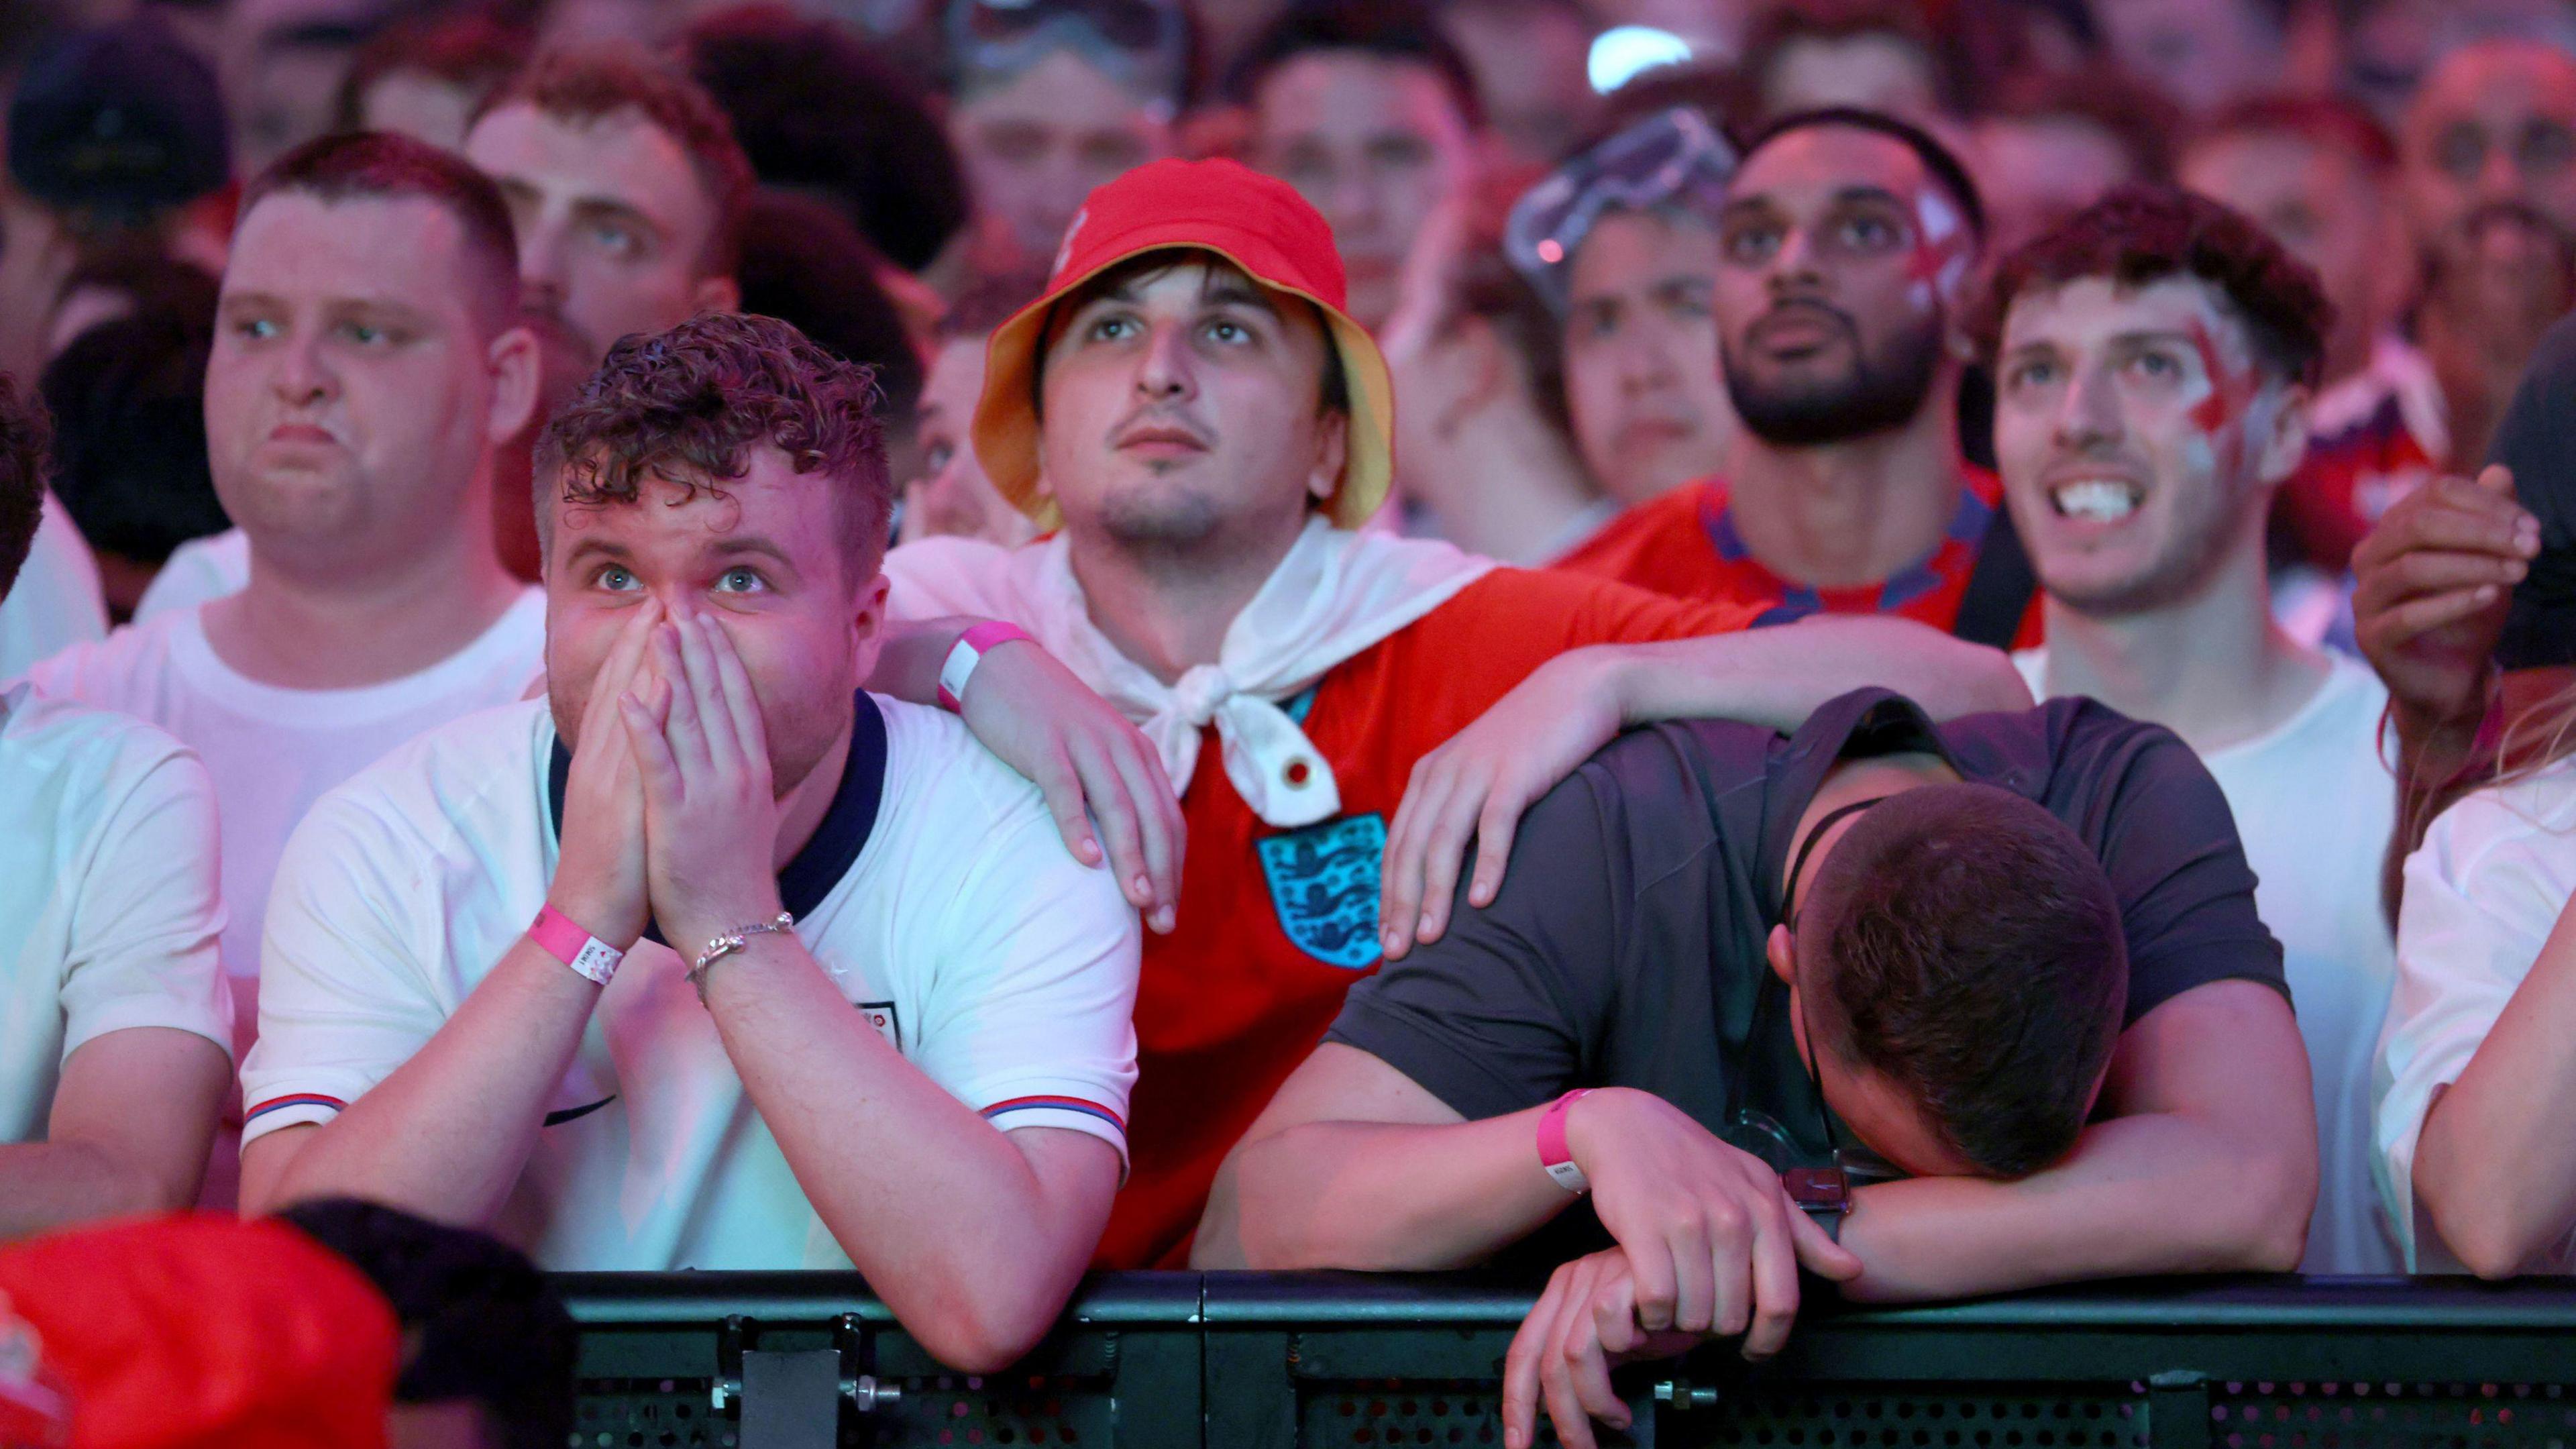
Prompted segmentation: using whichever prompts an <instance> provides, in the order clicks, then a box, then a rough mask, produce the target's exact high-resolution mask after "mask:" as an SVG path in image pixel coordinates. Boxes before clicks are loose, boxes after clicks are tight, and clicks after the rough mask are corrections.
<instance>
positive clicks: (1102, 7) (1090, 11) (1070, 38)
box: [947, 0, 1189, 101]
mask: <svg viewBox="0 0 2576 1449" xmlns="http://www.w3.org/2000/svg"><path fill="white" fill-rule="evenodd" d="M1187 26H1188V21H1187V19H1186V18H1185V17H1184V16H1183V14H1182V12H1181V7H1180V3H1179V0H951V3H950V5H949V6H948V16H947V34H948V50H949V57H950V59H951V61H952V62H953V63H954V65H955V66H956V68H957V70H958V71H959V72H960V73H961V74H976V73H982V74H988V75H1010V74H1014V73H1016V72H1019V71H1022V70H1026V69H1027V68H1029V67H1030V66H1032V65H1035V64H1037V63H1038V62H1039V61H1041V60H1044V59H1046V57H1047V56H1048V55H1050V54H1052V53H1054V52H1055V51H1057V50H1060V49H1071V50H1075V51H1078V52H1080V53H1081V54H1082V55H1083V57H1084V58H1085V59H1088V60H1090V61H1092V62H1093V63H1094V64H1096V65H1098V66H1100V67H1101V68H1102V69H1103V70H1105V71H1108V72H1109V73H1110V74H1111V75H1112V76H1113V77H1115V78H1116V79H1117V80H1118V81H1119V82H1120V83H1122V84H1125V85H1129V86H1134V87H1138V88H1141V89H1150V90H1152V91H1154V92H1155V93H1156V94H1157V95H1158V96H1160V97H1164V98H1167V99H1170V100H1175V101H1176V100H1177V99H1178V98H1179V93H1180V87H1181V79H1182V73H1183V71H1184V70H1185V68H1186V66H1187V64H1188V52H1189V34H1188V29H1187Z"/></svg>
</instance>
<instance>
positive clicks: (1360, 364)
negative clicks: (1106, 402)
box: [974, 161, 1395, 529]
mask: <svg viewBox="0 0 2576 1449" xmlns="http://www.w3.org/2000/svg"><path fill="white" fill-rule="evenodd" d="M1154 251H1202V252H1213V253H1215V254H1216V255H1218V256H1220V257H1223V258H1224V259H1225V260H1227V261H1229V262H1232V263H1233V264H1234V265H1235V266H1236V267H1238V268H1241V269H1242V271H1243V272H1244V274H1245V275H1247V276H1249V277H1251V278H1252V279H1253V280H1254V281H1256V282H1258V283H1260V284H1261V285H1262V286H1264V287H1266V288H1268V289H1269V290H1271V291H1273V292H1278V293H1283V294H1285V295H1287V296H1291V297H1302V298H1304V299H1305V300H1306V301H1309V302H1312V303H1314V304H1315V305H1316V306H1317V307H1318V308H1320V309H1322V311H1323V314H1324V322H1325V330H1326V333H1327V336H1328V340H1329V341H1330V342H1331V343H1332V345H1333V348H1334V350H1335V351H1336V352H1338V353H1340V354H1341V360H1342V375H1343V377H1344V378H1345V379H1347V380H1348V383H1349V394H1350V407H1351V423H1350V448H1349V455H1348V458H1347V460H1346V461H1345V462H1344V463H1343V465H1342V481H1341V486H1340V487H1338V488H1336V489H1335V490H1334V492H1333V496H1332V497H1331V498H1329V499H1327V500H1325V505H1324V506H1325V511H1326V512H1327V513H1328V514H1330V515H1331V517H1332V520H1333V522H1335V523H1337V524H1339V525H1341V526H1342V527H1344V528H1357V527H1358V526H1359V525H1360V524H1362V523H1364V522H1366V521H1367V519H1368V517H1369V515H1371V514H1373V513H1375V512H1377V510H1378V505H1380V504H1382V503H1384V502H1385V501H1386V495H1387V492H1388V490H1389V488H1390V487H1392V486H1393V483H1394V477H1395V385H1394V383H1393V382H1391V381H1390V380H1389V379H1388V377H1387V372H1386V358H1385V357H1384V356H1382V355H1381V354H1380V353H1379V352H1378V350H1377V343H1376V342H1375V341H1374V340H1372V339H1371V338H1370V336H1369V335H1368V331H1367V329H1366V328H1363V327H1361V326H1360V325H1359V324H1358V323H1356V322H1354V321H1352V320H1351V319H1350V315H1349V314H1348V313H1346V312H1344V311H1343V310H1342V308H1343V305H1344V301H1343V299H1344V284H1343V280H1342V256H1341V253H1340V252H1339V251H1336V250H1335V249H1334V247H1333V229H1332V227H1331V226H1330V225H1329V224H1327V223H1326V222H1325V220H1324V218H1323V216H1322V215H1321V214H1320V213H1318V212H1317V211H1316V210H1315V208H1313V207H1312V206H1309V205H1307V204H1306V199H1305V198H1304V197H1302V196H1299V195H1298V194H1297V192H1296V190H1295V189H1294V188H1292V187H1290V186H1289V185H1288V184H1287V183H1286V182H1284V181H1280V180H1277V179H1275V178H1273V177H1268V176H1264V175H1262V174H1261V173H1259V172H1257V171H1253V170H1250V169H1247V168H1246V167H1244V166H1241V165H1238V164H1237V163H1235V162H1232V161H1156V162H1152V163H1150V164H1148V165H1144V166H1139V167H1137V168H1136V169H1135V170H1133V171H1130V172H1128V173H1127V174H1126V175H1124V176H1121V177H1119V178H1118V179H1117V180H1115V181H1112V182H1109V183H1108V184H1107V185H1104V186H1102V187H1100V188H1099V189H1097V190H1095V191H1093V192H1092V193H1091V195H1090V197H1089V198H1088V199H1087V200H1085V201H1084V202H1083V205H1082V210H1080V211H1078V212H1075V213H1074V216H1073V225H1071V226H1070V227H1067V228H1066V229H1065V233H1064V244H1063V245H1062V246H1060V247H1058V248H1057V249H1056V256H1055V268H1054V270H1053V272H1052V273H1051V274H1050V275H1049V276H1048V278H1047V288H1046V294H1045V295H1044V296H1042V297H1040V298H1038V299H1037V300H1036V301H1034V302H1031V303H1030V304H1029V305H1027V306H1026V307H1023V308H1021V309H1020V310H1019V311H1017V312H1015V313H1013V314H1012V315H1011V319H1010V320H1009V321H1007V322H1004V323H1003V324H1002V325H1001V326H999V327H996V328H994V329H993V339H992V341H991V342H989V343H987V344H986V346H985V355H984V395H983V397H982V398H981V399H980V400H979V401H978V402H977V404H976V407H975V430H974V432H975V457H976V459H977V460H978V461H979V462H981V463H982V464H983V465H984V472H985V474H986V475H987V476H989V477H990V478H991V479H992V480H993V486H994V487H995V488H998V489H999V490H1001V494H1002V496H1003V497H1004V498H1007V499H1009V500H1010V501H1011V503H1012V505H1013V506H1014V507H1016V508H1018V509H1019V510H1020V511H1021V512H1022V513H1025V514H1027V515H1028V516H1029V517H1030V518H1032V519H1035V520H1036V521H1037V524H1038V526H1039V527H1040V528H1043V529H1054V528H1057V527H1059V526H1061V525H1062V524H1063V522H1064V518H1063V515H1062V514H1061V513H1059V512H1058V511H1057V509H1056V506H1055V500H1054V499H1052V498H1047V497H1043V496H1041V495H1040V494H1039V492H1038V418H1037V410H1036V407H1035V406H1034V402H1033V399H1034V397H1035V395H1036V368H1037V351H1038V342H1039V339H1040V337H1041V336H1042V335H1043V334H1044V332H1045V330H1046V324H1047V315H1048V313H1049V312H1050V311H1051V310H1052V309H1053V308H1054V306H1055V304H1056V302H1057V300H1058V299H1060V298H1062V297H1063V296H1064V295H1065V294H1066V293H1068V292H1071V291H1072V290H1074V289H1075V288H1077V287H1079V286H1081V285H1082V284H1083V283H1085V282H1088V281H1090V280H1091V279H1092V278H1093V277H1096V276H1098V275H1099V274H1100V273H1102V272H1104V271H1106V270H1108V269H1109V268H1111V267H1114V266H1116V265H1118V264H1119V263H1120V262H1123V261H1126V260H1127V259H1128V258H1130V257H1136V256H1141V255H1143V254H1144V253H1146V252H1154Z"/></svg>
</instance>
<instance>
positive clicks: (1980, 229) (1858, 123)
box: [1736, 106, 1986, 243]
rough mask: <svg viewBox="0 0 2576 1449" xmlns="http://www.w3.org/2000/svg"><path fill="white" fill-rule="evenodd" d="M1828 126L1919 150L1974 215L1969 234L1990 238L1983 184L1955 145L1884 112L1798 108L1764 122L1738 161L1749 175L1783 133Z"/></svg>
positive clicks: (1937, 179) (1937, 178)
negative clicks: (1970, 172)
mask: <svg viewBox="0 0 2576 1449" xmlns="http://www.w3.org/2000/svg"><path fill="white" fill-rule="evenodd" d="M1827 127H1839V128H1841V129H1844V130H1851V131H1868V132H1872V133H1873V134H1876V135H1880V136H1885V137H1886V138H1888V139H1889V140H1891V141H1894V142H1896V143H1897V144H1898V145H1900V146H1903V147H1904V148H1905V149H1907V150H1909V151H1911V152H1913V153H1914V158H1915V159H1916V160H1918V161H1920V162H1922V163H1923V169H1924V170H1925V171H1926V172H1928V173H1930V174H1931V177H1932V184H1933V185H1935V186H1938V187H1940V188H1941V189H1942V190H1943V191H1946V192H1948V193H1950V199H1951V200H1952V201H1955V202H1957V203H1958V204H1959V211H1960V213H1961V214H1962V215H1964V216H1966V217H1967V219H1968V231H1969V233H1970V234H1971V235H1973V236H1975V237H1976V239H1977V240H1978V242H1979V243H1983V242H1984V241H1985V239H1986V201H1985V198H1984V197H1983V196H1981V195H1979V194H1978V192H1977V183H1976V182H1974V181H1972V180H1970V179H1969V178H1968V168H1967V167H1965V166H1963V165H1961V164H1960V162H1959V158H1958V157H1957V156H1956V155H1955V154H1953V153H1952V152H1951V150H1950V148H1949V147H1947V146H1944V145H1942V144H1941V143H1940V142H1939V141H1938V140H1936V139H1934V137H1933V135H1932V133H1931V132H1929V131H1927V130H1924V129H1923V128H1922V127H1921V126H1918V125H1915V124H1914V123H1913V122H1911V121H1900V120H1898V119H1897V118H1896V117H1894V116H1891V115H1888V114H1887V113H1885V112H1883V111H1864V110H1861V109H1860V108H1858V107H1856V106H1822V107H1819V108H1817V109H1815V110H1812V111H1793V112H1791V113H1789V114H1788V115H1785V116H1782V117H1780V118H1779V119H1777V120H1774V121H1771V122H1769V123H1768V124H1766V125H1764V126H1763V128H1762V129H1761V130H1759V131H1757V132H1755V133H1754V135H1753V139H1752V140H1750V141H1747V142H1746V143H1745V144H1744V157H1743V159H1742V160H1741V161H1739V162H1737V163H1736V172H1737V174H1738V175H1741V174H1743V169H1744V168H1745V167H1747V166H1750V165H1752V164H1753V158H1754V156H1755V155H1756V154H1758V153H1759V152H1760V151H1761V150H1762V148H1763V147H1765V146H1768V145H1770V144H1771V143H1772V142H1774V141H1777V140H1779V139H1780V138H1781V137H1783V136H1788V135H1794V134H1796V133H1797V132H1799V131H1818V130H1823V129H1826V128H1827Z"/></svg>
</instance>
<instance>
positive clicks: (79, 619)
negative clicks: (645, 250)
mask: <svg viewBox="0 0 2576 1449" xmlns="http://www.w3.org/2000/svg"><path fill="white" fill-rule="evenodd" d="M0 593H5V594H7V595H8V597H6V598H0V679H15V678H17V677H18V676H19V675H21V674H24V673H26V672H27V670H28V668H29V667H30V666H32V665H33V664H35V662H36V661H37V660H39V659H42V658H44V657H45V656H46V655H48V654H52V653H54V652H55V651H57V650H61V649H68V648H70V647H71V646H72V645H74V644H80V643H84V642H87V641H89V640H92V639H100V638H104V637H106V635H107V598H106V596H105V595H104V594H102V593H101V592H100V591H99V584H98V560H97V559H96V558H94V557H92V556H91V555H90V551H89V543H88V542H87V541H86V540H84V539H83V538H82V537H81V536H80V530H79V529H78V528H75V527H74V526H73V525H72V519H71V515H70V514H68V513H65V512H63V505H62V503H61V501H60V500H59V499H57V498H55V497H54V495H53V494H51V493H48V494H46V495H45V497H44V512H43V514H42V515H40V517H39V519H38V521H37V524H36V537H35V540H34V541H33V542H32V543H31V544H30V545H29V546H28V549H27V562H26V563H25V565H23V566H22V567H20V568H19V570H18V581H17V582H16V583H14V584H11V585H9V586H8V587H7V588H5V589H0Z"/></svg>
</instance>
